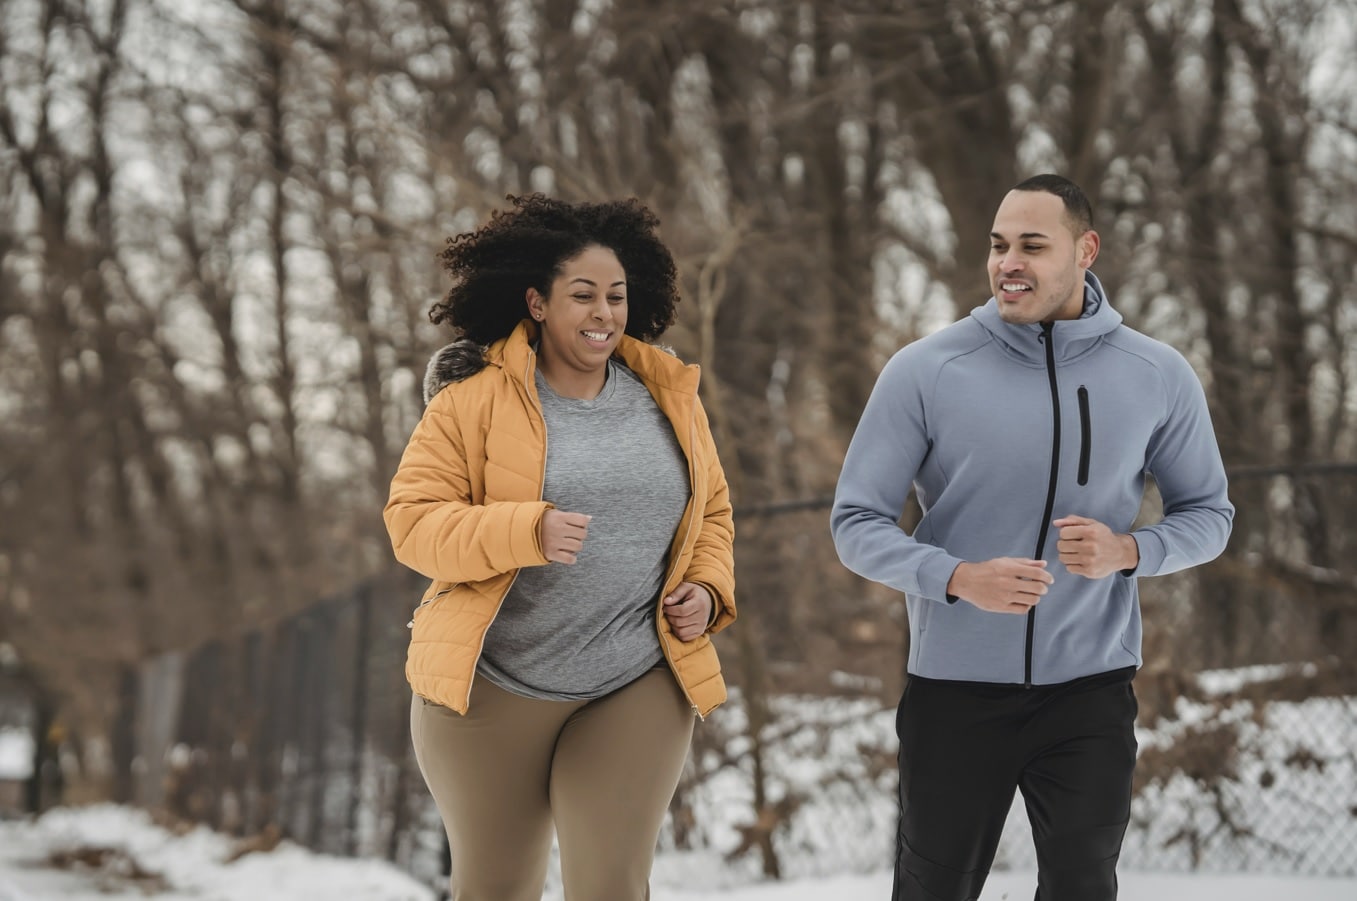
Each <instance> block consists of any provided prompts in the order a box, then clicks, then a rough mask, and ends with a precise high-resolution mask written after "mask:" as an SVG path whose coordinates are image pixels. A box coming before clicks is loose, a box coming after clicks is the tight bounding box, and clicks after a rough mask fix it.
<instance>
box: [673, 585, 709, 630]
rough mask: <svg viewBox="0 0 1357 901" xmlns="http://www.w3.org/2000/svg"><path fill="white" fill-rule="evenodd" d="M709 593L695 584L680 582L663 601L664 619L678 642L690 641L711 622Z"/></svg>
mask: <svg viewBox="0 0 1357 901" xmlns="http://www.w3.org/2000/svg"><path fill="white" fill-rule="evenodd" d="M711 610H712V599H711V593H710V592H709V591H707V589H705V588H703V587H702V586H701V585H698V584H697V583H696V582H680V583H679V586H678V588H675V589H674V590H673V592H671V593H670V594H669V595H668V596H667V597H666V598H665V599H664V618H665V619H667V620H669V627H670V628H671V629H673V630H674V634H675V635H677V636H678V639H679V641H692V640H693V639H694V638H697V637H698V636H699V635H701V634H702V633H703V632H705V631H707V625H708V624H709V623H710V622H711Z"/></svg>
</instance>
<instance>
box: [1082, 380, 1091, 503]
mask: <svg viewBox="0 0 1357 901" xmlns="http://www.w3.org/2000/svg"><path fill="white" fill-rule="evenodd" d="M1092 418H1093V417H1092V414H1091V413H1090V412H1089V406H1088V388H1087V387H1085V386H1084V385H1080V386H1079V484H1080V485H1087V484H1088V467H1089V462H1090V458H1091V457H1092V456H1093V423H1092V421H1091V420H1092Z"/></svg>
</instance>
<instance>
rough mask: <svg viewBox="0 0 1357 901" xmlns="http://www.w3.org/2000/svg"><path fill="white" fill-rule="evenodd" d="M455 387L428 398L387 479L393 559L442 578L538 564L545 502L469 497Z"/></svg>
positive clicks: (483, 575) (476, 576)
mask: <svg viewBox="0 0 1357 901" xmlns="http://www.w3.org/2000/svg"><path fill="white" fill-rule="evenodd" d="M452 394H453V392H452V391H450V390H447V389H445V390H443V391H441V392H440V393H439V394H438V395H437V396H435V397H434V399H433V400H432V401H431V402H430V403H429V406H428V408H427V409H425V411H424V416H423V418H422V419H420V421H419V425H417V426H416V427H415V431H414V434H413V435H411V436H410V443H409V444H407V445H406V447H405V453H404V454H403V455H402V456H401V461H400V465H399V466H398V467H397V469H396V475H395V476H394V477H393V478H392V480H391V494H390V497H389V499H388V500H387V503H386V509H385V510H383V512H382V516H383V519H385V520H386V528H387V532H389V533H390V535H391V546H392V548H393V549H394V551H395V554H396V559H397V560H399V561H400V562H401V563H403V564H405V565H406V566H408V567H410V568H411V569H413V570H414V571H415V572H418V573H420V574H421V575H424V576H427V577H428V578H430V579H435V580H439V581H443V582H475V581H480V580H482V579H488V578H491V577H492V576H497V575H500V574H502V573H506V572H510V571H512V570H515V569H520V568H522V567H524V566H542V565H545V564H546V563H547V562H548V561H547V559H546V557H545V556H544V555H543V553H542V546H541V538H540V526H541V522H542V514H543V513H545V512H546V511H547V510H549V509H551V506H552V505H551V504H550V503H547V502H545V501H533V502H511V501H498V502H494V503H488V504H477V503H473V502H472V490H471V468H470V466H469V464H468V461H467V452H466V446H465V443H464V442H463V440H462V428H461V422H460V421H459V417H458V415H457V410H456V407H455V405H454V403H453V397H452Z"/></svg>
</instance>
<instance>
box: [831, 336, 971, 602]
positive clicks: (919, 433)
mask: <svg viewBox="0 0 1357 901" xmlns="http://www.w3.org/2000/svg"><path fill="white" fill-rule="evenodd" d="M912 351H913V348H911V347H906V348H904V349H903V350H901V351H899V352H898V353H896V354H895V356H894V357H892V358H891V360H890V362H888V363H887V364H886V367H885V369H883V370H882V371H881V375H880V377H879V378H878V379H877V382H876V387H874V388H873V389H872V394H871V397H870V398H869V399H868V401H867V407H866V409H864V410H863V412H862V418H861V419H860V420H859V421H858V427H857V430H856V432H854V434H853V440H852V442H850V444H849V445H848V453H847V455H846V456H845V457H844V461H843V469H842V471H841V472H840V474H839V484H838V489H837V490H836V491H835V494H834V507H833V510H832V511H831V512H830V531H831V532H832V533H833V536H834V546H835V548H836V549H837V550H838V553H839V559H840V560H842V561H843V565H844V566H846V567H848V568H849V569H850V570H852V571H853V572H855V573H857V574H858V575H860V576H863V577H864V578H868V579H871V580H873V581H875V582H880V583H881V584H883V585H887V586H890V587H891V588H894V589H896V590H897V591H903V592H905V593H906V594H911V595H919V596H922V597H926V598H931V599H932V600H935V601H943V602H946V601H949V598H948V596H947V583H948V582H949V581H950V580H951V578H952V572H953V571H954V570H955V569H956V568H957V565H958V564H960V563H962V562H963V561H962V560H961V559H960V558H958V557H953V556H952V555H950V554H948V553H947V552H946V551H944V550H943V549H942V548H938V547H934V546H932V545H928V544H924V543H922V542H920V541H916V540H915V539H914V538H913V536H911V535H909V534H907V533H906V532H905V531H904V530H903V529H901V528H900V526H899V521H900V517H901V516H902V515H903V513H904V509H905V501H906V499H907V498H908V497H909V490H910V485H911V484H912V483H913V481H914V478H915V476H916V475H917V474H918V472H919V467H920V466H922V465H923V461H924V458H925V457H926V456H927V454H928V451H929V447H930V442H929V438H928V424H927V410H926V406H925V397H926V394H927V393H931V391H932V384H933V380H934V379H935V378H936V373H934V374H932V375H924V373H923V372H922V367H921V366H920V365H919V364H920V363H921V362H922V361H923V358H922V356H921V355H920V354H918V353H916V352H912Z"/></svg>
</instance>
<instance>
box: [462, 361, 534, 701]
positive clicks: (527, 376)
mask: <svg viewBox="0 0 1357 901" xmlns="http://www.w3.org/2000/svg"><path fill="white" fill-rule="evenodd" d="M536 357H537V354H536V353H534V352H533V351H532V350H529V351H528V364H527V366H526V367H525V368H524V370H523V390H524V391H525V392H527V395H528V400H529V401H530V402H531V404H532V408H533V409H534V410H536V411H537V419H538V421H539V422H541V423H542V477H541V478H540V479H538V481H537V499H538V500H539V501H540V500H542V492H544V491H545V490H546V486H547V441H548V437H549V436H548V435H547V417H546V414H545V413H543V412H542V404H541V403H540V402H538V401H537V400H534V397H535V395H536V390H535V389H534V388H531V387H529V386H530V385H531V384H532V372H533V360H534V359H536ZM522 571H523V569H522V567H520V568H518V569H516V570H514V577H513V578H512V579H510V580H509V584H508V586H507V587H506V588H505V589H504V594H502V595H500V596H499V603H497V604H496V605H495V612H494V613H493V614H492V615H491V617H490V622H488V623H486V624H485V629H484V630H483V631H482V632H481V643H480V644H479V645H477V646H476V663H480V662H481V654H482V653H483V652H484V651H485V636H487V635H489V634H490V627H491V626H493V625H494V624H495V620H496V619H498V618H499V608H500V607H502V606H503V605H504V599H505V598H507V597H508V596H509V592H510V591H513V588H514V583H515V582H517V581H518V574H519V573H521V572H522ZM475 684H476V671H475V669H474V668H473V669H472V671H471V679H470V680H468V681H467V685H466V706H467V709H468V710H469V709H471V687H472V686H473V685H475Z"/></svg>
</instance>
